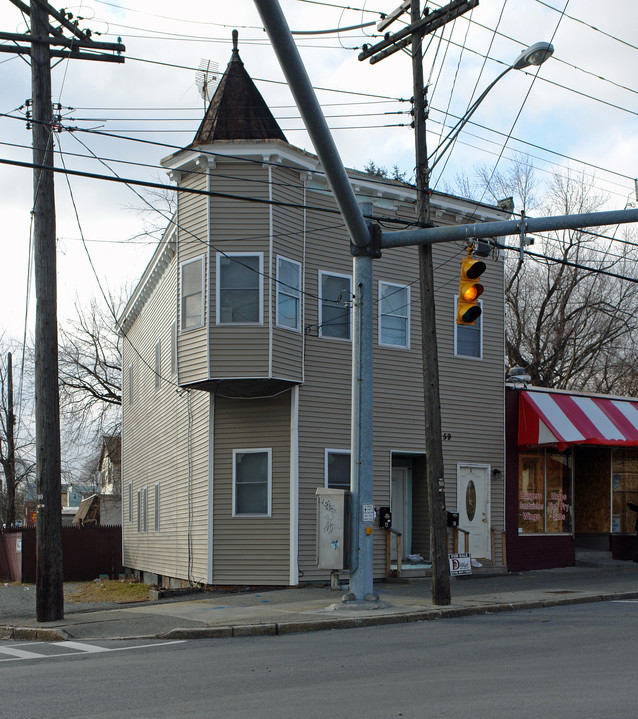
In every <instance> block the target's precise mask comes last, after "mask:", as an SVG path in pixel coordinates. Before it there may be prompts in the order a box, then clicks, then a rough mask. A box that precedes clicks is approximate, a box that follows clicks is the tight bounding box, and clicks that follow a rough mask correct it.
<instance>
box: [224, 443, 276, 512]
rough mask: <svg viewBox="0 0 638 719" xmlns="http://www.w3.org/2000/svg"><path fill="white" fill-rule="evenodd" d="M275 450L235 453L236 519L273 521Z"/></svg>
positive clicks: (242, 450)
mask: <svg viewBox="0 0 638 719" xmlns="http://www.w3.org/2000/svg"><path fill="white" fill-rule="evenodd" d="M271 510H272V450H271V449H234V450H233V517H270V515H271Z"/></svg>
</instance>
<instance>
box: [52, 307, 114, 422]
mask: <svg viewBox="0 0 638 719" xmlns="http://www.w3.org/2000/svg"><path fill="white" fill-rule="evenodd" d="M123 304H124V300H123V298H122V297H119V298H114V297H112V296H109V297H108V302H105V303H99V302H98V301H97V300H95V299H93V300H92V301H91V302H90V304H89V305H88V306H87V307H83V306H81V305H80V303H79V302H76V305H75V307H76V317H75V318H74V319H73V320H70V321H69V322H67V323H66V324H65V325H64V326H62V327H61V328H60V349H59V375H60V393H61V397H60V400H61V408H62V414H63V416H64V417H65V419H66V421H67V424H68V425H72V426H74V427H75V428H76V430H77V431H78V432H84V433H86V432H87V431H91V432H92V433H93V434H95V435H101V434H103V433H106V434H116V433H117V432H118V431H119V428H120V422H121V420H120V417H121V412H120V407H121V405H122V348H121V338H120V336H119V333H118V332H117V330H116V318H117V317H118V314H119V312H120V310H121V308H122V307H123Z"/></svg>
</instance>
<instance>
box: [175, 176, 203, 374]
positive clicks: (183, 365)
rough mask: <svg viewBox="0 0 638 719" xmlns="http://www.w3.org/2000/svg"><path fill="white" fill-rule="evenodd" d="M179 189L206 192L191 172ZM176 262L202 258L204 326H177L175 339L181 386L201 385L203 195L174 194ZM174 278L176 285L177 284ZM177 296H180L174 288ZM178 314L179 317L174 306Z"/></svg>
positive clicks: (182, 180) (183, 179)
mask: <svg viewBox="0 0 638 719" xmlns="http://www.w3.org/2000/svg"><path fill="white" fill-rule="evenodd" d="M179 185H180V186H181V187H190V188H193V189H199V190H206V187H207V183H206V174H205V172H203V171H202V172H197V173H195V172H192V173H188V174H185V175H183V176H182V178H181V179H180V181H179ZM177 198H178V215H177V216H178V223H179V229H178V250H177V257H178V262H179V264H180V265H181V264H182V263H184V262H187V261H188V260H194V259H196V258H199V257H203V260H204V297H203V302H204V325H203V326H202V327H198V328H194V329H188V330H183V329H182V327H181V324H180V326H179V332H178V337H177V357H178V367H179V370H178V376H179V382H180V384H181V385H188V384H191V383H193V382H201V381H202V380H205V379H208V348H207V346H206V336H207V333H206V325H207V323H208V322H209V320H210V318H209V316H208V315H209V310H208V307H209V304H210V303H209V289H208V282H207V281H206V280H207V277H208V272H209V267H208V264H209V262H208V224H207V212H206V207H207V201H208V198H207V197H206V196H205V195H191V194H188V193H186V192H180V193H178V196H177ZM179 281H180V280H179V274H178V283H179ZM177 296H178V297H180V296H181V291H180V288H179V286H178V288H177ZM178 313H181V309H179V305H178Z"/></svg>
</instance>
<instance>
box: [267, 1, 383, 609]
mask: <svg viewBox="0 0 638 719" xmlns="http://www.w3.org/2000/svg"><path fill="white" fill-rule="evenodd" d="M255 5H256V6H257V9H258V11H259V14H260V16H261V19H262V22H263V23H264V27H265V28H266V32H267V33H268V36H269V38H270V41H271V43H272V45H273V48H274V50H275V53H276V54H277V57H278V59H279V63H280V65H281V67H282V70H283V72H284V75H285V76H286V80H287V81H288V85H289V86H290V90H291V92H292V94H293V96H294V98H295V101H296V103H297V107H298V108H299V112H300V113H301V116H302V117H303V120H304V124H305V126H306V129H307V130H308V134H309V135H310V138H311V140H312V143H313V145H314V147H315V151H316V153H317V156H318V157H319V160H320V162H321V165H322V168H323V170H324V172H325V173H326V177H327V179H328V183H329V184H330V187H331V189H332V192H333V194H334V197H335V201H336V203H337V205H338V207H339V210H340V211H341V214H342V215H343V218H344V221H345V224H346V227H347V229H348V233H349V235H350V240H351V242H352V245H353V246H354V247H355V248H365V247H367V246H369V245H370V232H369V230H368V226H367V225H366V222H365V219H364V217H363V213H362V212H361V208H360V207H359V204H358V202H357V199H356V196H355V194H354V191H353V190H352V187H351V186H350V181H349V179H348V175H347V174H346V171H345V168H344V166H343V163H342V162H341V158H340V157H339V153H338V151H337V148H336V146H335V144H334V141H333V139H332V135H331V134H330V130H329V129H328V125H327V123H326V120H325V118H324V115H323V112H322V110H321V106H320V105H319V103H318V101H317V98H316V96H315V93H314V90H313V89H312V84H311V83H310V79H309V78H308V75H307V73H306V70H305V68H304V65H303V62H302V60H301V57H300V56H299V52H298V50H297V47H296V46H295V44H294V41H293V39H292V35H291V34H290V29H289V28H288V24H287V23H286V19H285V17H284V15H283V13H282V11H281V8H280V7H279V3H278V2H277V0H255ZM353 275H354V301H353V323H354V332H353V334H354V336H353V342H352V420H351V456H350V462H351V465H350V466H351V477H350V483H351V484H350V487H351V492H352V517H351V536H350V562H351V571H350V595H349V599H351V600H355V601H362V600H364V599H368V600H373V599H376V597H375V596H374V594H373V561H372V560H373V555H372V524H373V520H372V518H371V517H370V509H371V508H372V502H373V500H372V497H373V472H372V437H373V435H372V348H373V334H372V324H373V320H372V318H373V307H372V291H373V283H372V258H371V257H370V256H361V255H358V254H357V255H355V257H354V260H353Z"/></svg>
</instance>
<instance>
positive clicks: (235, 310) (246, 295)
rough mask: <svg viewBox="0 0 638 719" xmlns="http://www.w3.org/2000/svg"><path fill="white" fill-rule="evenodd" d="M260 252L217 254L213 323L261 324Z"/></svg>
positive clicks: (262, 281)
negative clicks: (215, 314)
mask: <svg viewBox="0 0 638 719" xmlns="http://www.w3.org/2000/svg"><path fill="white" fill-rule="evenodd" d="M263 266H264V256H263V253H261V252H259V253H250V252H232V253H224V254H222V253H221V252H220V253H218V254H217V324H219V325H246V324H263V321H264V303H263V295H264V292H263V290H264V271H263Z"/></svg>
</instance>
